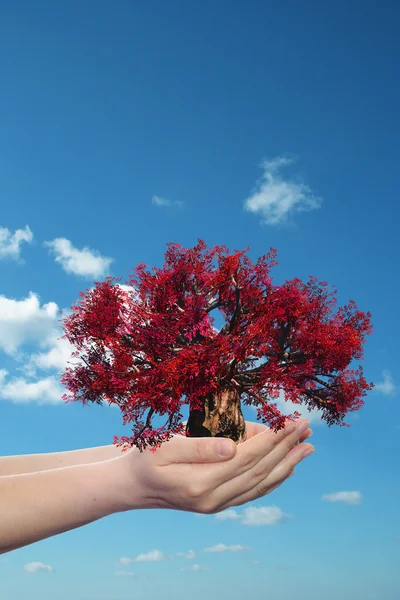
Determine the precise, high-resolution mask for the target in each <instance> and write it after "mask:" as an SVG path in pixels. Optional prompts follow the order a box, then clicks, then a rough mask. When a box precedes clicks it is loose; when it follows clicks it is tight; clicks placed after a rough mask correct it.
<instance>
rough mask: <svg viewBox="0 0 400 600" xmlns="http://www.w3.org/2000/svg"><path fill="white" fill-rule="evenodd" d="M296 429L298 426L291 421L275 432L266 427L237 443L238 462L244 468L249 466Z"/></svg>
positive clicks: (268, 452)
mask: <svg viewBox="0 0 400 600" xmlns="http://www.w3.org/2000/svg"><path fill="white" fill-rule="evenodd" d="M297 430H298V426H297V425H296V423H293V422H288V423H286V425H285V427H284V428H282V429H280V430H279V431H278V432H276V433H275V432H274V431H273V430H272V429H268V428H267V429H266V430H265V431H263V432H262V433H259V434H257V435H255V436H254V437H253V438H251V439H249V440H246V441H245V442H243V443H242V444H239V446H238V462H240V463H241V466H242V467H245V469H246V470H247V469H249V468H251V467H252V466H253V465H254V464H256V463H257V462H258V461H259V460H260V459H261V458H263V457H265V456H266V455H268V454H270V453H271V452H272V451H273V449H274V448H277V447H278V446H279V444H280V443H281V442H282V441H283V440H284V439H285V438H287V437H288V436H290V435H293V434H294V433H295V432H296V431H297Z"/></svg>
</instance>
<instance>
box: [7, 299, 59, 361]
mask: <svg viewBox="0 0 400 600" xmlns="http://www.w3.org/2000/svg"><path fill="white" fill-rule="evenodd" d="M58 317H59V315H58V306H57V304H56V303H55V302H48V303H47V304H43V305H42V306H41V305H40V300H39V296H38V295H37V294H34V293H33V292H29V295H28V296H27V298H24V299H22V300H14V299H12V298H7V297H6V296H2V295H0V349H1V350H3V351H4V352H6V353H7V354H13V353H15V352H16V351H17V350H18V349H19V347H20V346H21V345H23V344H29V343H32V342H33V343H38V344H41V343H44V341H45V340H47V339H48V337H49V336H50V335H51V334H52V333H53V332H54V327H55V325H56V323H57V319H58Z"/></svg>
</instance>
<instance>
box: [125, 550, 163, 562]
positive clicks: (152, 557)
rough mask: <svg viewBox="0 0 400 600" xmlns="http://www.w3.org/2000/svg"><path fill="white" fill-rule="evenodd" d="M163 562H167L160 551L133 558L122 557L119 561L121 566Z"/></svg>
mask: <svg viewBox="0 0 400 600" xmlns="http://www.w3.org/2000/svg"><path fill="white" fill-rule="evenodd" d="M163 560H167V557H166V556H165V554H164V552H161V550H152V551H151V552H148V553H147V554H138V556H136V557H135V558H129V557H127V556H123V557H122V558H120V559H119V562H120V564H121V565H130V564H132V563H134V562H161V561H163Z"/></svg>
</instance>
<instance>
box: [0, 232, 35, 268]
mask: <svg viewBox="0 0 400 600" xmlns="http://www.w3.org/2000/svg"><path fill="white" fill-rule="evenodd" d="M32 240H33V233H32V231H31V230H30V229H29V227H28V225H25V227H24V228H23V229H16V230H15V231H14V233H12V232H11V231H10V230H9V229H7V227H0V259H2V258H11V259H13V260H17V261H20V260H21V245H22V243H23V242H26V243H28V244H30V243H31V242H32Z"/></svg>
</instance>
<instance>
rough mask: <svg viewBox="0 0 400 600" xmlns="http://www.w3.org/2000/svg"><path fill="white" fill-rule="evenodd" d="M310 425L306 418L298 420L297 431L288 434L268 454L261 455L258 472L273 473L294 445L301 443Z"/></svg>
mask: <svg viewBox="0 0 400 600" xmlns="http://www.w3.org/2000/svg"><path fill="white" fill-rule="evenodd" d="M308 425H309V423H308V421H305V420H304V419H302V420H301V421H298V423H297V427H296V430H295V431H293V432H292V433H290V434H289V435H287V436H286V437H285V438H284V439H283V440H282V441H281V442H280V443H279V444H277V445H276V446H275V447H274V448H273V449H272V450H271V452H269V453H268V454H267V455H266V456H264V457H261V459H260V460H259V461H258V463H257V472H263V471H264V473H265V474H267V473H271V471H272V470H273V469H274V468H275V467H276V466H277V465H278V464H279V463H280V462H281V461H282V460H283V459H284V458H285V456H286V455H287V454H288V453H289V452H290V450H291V449H292V448H293V447H294V446H296V445H297V446H298V445H300V444H301V438H302V436H304V434H305V432H306V431H307V429H308Z"/></svg>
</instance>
